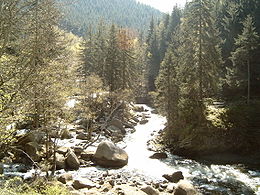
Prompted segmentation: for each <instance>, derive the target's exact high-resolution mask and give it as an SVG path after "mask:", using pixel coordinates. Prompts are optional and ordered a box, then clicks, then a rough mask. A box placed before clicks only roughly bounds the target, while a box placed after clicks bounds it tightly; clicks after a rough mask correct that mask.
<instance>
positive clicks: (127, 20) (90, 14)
mask: <svg viewBox="0 0 260 195" xmlns="http://www.w3.org/2000/svg"><path fill="white" fill-rule="evenodd" d="M59 3H60V4H61V5H63V6H62V7H63V14H64V18H63V20H62V26H63V27H64V28H65V29H67V30H69V31H72V32H73V33H75V34H78V35H82V34H84V33H85V32H86V30H87V28H88V27H89V26H90V25H92V26H95V25H96V24H97V23H98V22H99V21H100V20H102V21H103V22H105V23H114V24H117V25H118V26H122V27H127V28H130V29H135V30H138V31H140V32H142V31H143V32H145V31H147V27H148V23H149V21H150V19H151V18H152V17H154V18H160V17H161V16H162V13H161V12H160V11H158V10H156V9H154V8H152V7H150V6H148V5H144V4H141V3H137V2H136V1H135V0H74V1H64V0H62V1H61V0H59ZM64 5H65V6H64Z"/></svg>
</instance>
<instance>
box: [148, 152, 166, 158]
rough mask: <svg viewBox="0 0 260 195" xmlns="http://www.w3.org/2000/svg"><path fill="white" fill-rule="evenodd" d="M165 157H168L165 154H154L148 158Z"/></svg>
mask: <svg viewBox="0 0 260 195" xmlns="http://www.w3.org/2000/svg"><path fill="white" fill-rule="evenodd" d="M167 157H168V155H167V154H166V153H165V152H156V153H154V154H153V155H152V156H150V157H149V158H152V159H165V158H167Z"/></svg>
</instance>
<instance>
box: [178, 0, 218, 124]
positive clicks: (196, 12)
mask: <svg viewBox="0 0 260 195" xmlns="http://www.w3.org/2000/svg"><path fill="white" fill-rule="evenodd" d="M211 8H212V3H211V1H209V0H203V1H202V0H194V1H192V2H191V3H189V4H188V5H187V8H186V12H185V15H184V18H183V24H182V26H181V34H182V39H183V43H182V44H181V48H180V52H181V54H180V56H181V59H180V60H179V61H181V65H180V70H179V75H180V76H181V77H182V78H181V83H182V84H181V92H180V93H181V96H182V97H181V98H182V102H183V104H182V106H183V107H182V110H183V111H184V112H185V114H184V116H183V117H184V118H186V119H187V120H186V122H188V121H196V122H197V123H198V124H200V123H201V122H202V119H203V112H204V111H203V110H204V108H203V107H204V106H203V99H204V98H205V97H211V96H213V95H214V94H215V92H216V90H217V86H218V70H219V65H220V64H221V55H220V50H219V48H218V44H219V39H218V33H217V30H216V28H215V27H214V18H213V16H212V13H211ZM185 115H186V116H185ZM193 117H197V120H194V119H192V118H193Z"/></svg>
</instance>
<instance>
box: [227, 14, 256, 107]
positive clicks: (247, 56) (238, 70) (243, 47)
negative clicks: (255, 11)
mask: <svg viewBox="0 0 260 195" xmlns="http://www.w3.org/2000/svg"><path fill="white" fill-rule="evenodd" d="M243 26H244V28H243V31H242V34H240V35H239V36H238V38H237V39H236V40H235V46H236V49H235V51H234V52H232V57H231V60H232V62H233V65H234V68H233V69H235V70H233V72H235V75H234V76H235V80H236V81H235V82H236V83H237V84H238V85H243V83H245V81H246V80H247V103H248V104H249V101H250V86H251V82H250V81H251V60H252V57H253V56H254V52H255V50H256V49H257V48H258V47H259V35H258V34H257V32H256V28H255V26H254V21H253V18H252V16H250V15H248V16H247V18H246V19H245V21H244V22H243Z"/></svg>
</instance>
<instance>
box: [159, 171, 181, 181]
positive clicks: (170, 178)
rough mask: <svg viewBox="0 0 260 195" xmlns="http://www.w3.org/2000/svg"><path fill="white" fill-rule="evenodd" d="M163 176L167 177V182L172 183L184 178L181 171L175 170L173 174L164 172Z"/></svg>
mask: <svg viewBox="0 0 260 195" xmlns="http://www.w3.org/2000/svg"><path fill="white" fill-rule="evenodd" d="M163 177H164V178H165V179H167V180H168V181H169V182H174V183H177V182H178V181H180V180H182V179H184V177H183V175H182V172H181V171H177V172H175V173H173V174H164V175H163Z"/></svg>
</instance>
